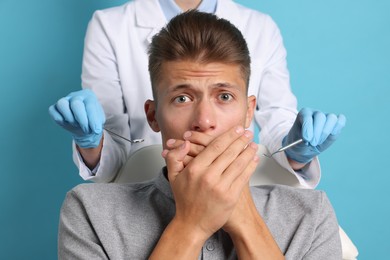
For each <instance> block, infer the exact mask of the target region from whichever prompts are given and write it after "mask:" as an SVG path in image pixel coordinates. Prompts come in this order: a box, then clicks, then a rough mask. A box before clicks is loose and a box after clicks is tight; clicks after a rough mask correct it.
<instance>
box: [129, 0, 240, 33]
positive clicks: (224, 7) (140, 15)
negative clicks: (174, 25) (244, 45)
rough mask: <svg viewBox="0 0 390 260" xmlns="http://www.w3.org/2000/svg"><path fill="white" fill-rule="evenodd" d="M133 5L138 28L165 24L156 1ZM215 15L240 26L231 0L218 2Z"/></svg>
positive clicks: (142, 0) (138, 0) (139, 1)
mask: <svg viewBox="0 0 390 260" xmlns="http://www.w3.org/2000/svg"><path fill="white" fill-rule="evenodd" d="M134 4H135V14H136V20H137V25H138V26H140V27H147V28H157V29H160V28H161V27H163V26H164V25H165V24H166V23H167V20H166V18H165V16H164V13H163V11H162V10H161V7H160V4H159V3H158V0H135V1H134ZM215 14H216V15H217V16H218V17H221V18H225V19H227V20H229V21H230V22H232V23H233V24H235V25H236V26H239V25H240V24H241V23H240V13H239V10H238V8H237V4H236V3H234V2H233V1H231V0H218V2H217V9H216V11H215ZM239 29H241V28H239Z"/></svg>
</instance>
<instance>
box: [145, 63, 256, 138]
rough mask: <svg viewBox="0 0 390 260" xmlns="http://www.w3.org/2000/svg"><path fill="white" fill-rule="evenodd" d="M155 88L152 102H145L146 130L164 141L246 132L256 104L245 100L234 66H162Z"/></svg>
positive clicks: (177, 64) (238, 73)
mask: <svg viewBox="0 0 390 260" xmlns="http://www.w3.org/2000/svg"><path fill="white" fill-rule="evenodd" d="M161 75H162V76H161V78H160V80H159V82H157V85H156V86H155V87H156V101H157V102H156V101H147V102H146V103H145V111H146V114H147V118H148V121H149V124H150V126H151V127H152V129H153V130H154V131H156V132H158V131H161V134H162V139H163V145H164V146H165V143H166V141H167V140H168V139H171V138H172V139H182V138H183V134H184V132H186V131H188V130H191V131H199V132H203V133H205V134H208V135H211V136H219V135H220V134H222V133H224V132H226V131H227V130H229V129H230V128H232V127H233V126H236V125H242V126H243V127H244V128H248V127H249V125H250V122H251V120H252V116H253V110H254V107H255V104H256V98H255V97H254V96H251V97H248V96H247V91H246V85H245V81H244V79H243V77H242V74H241V71H240V67H239V66H238V65H227V64H223V63H208V64H201V63H197V62H191V61H176V62H166V63H164V64H163V66H162V73H161Z"/></svg>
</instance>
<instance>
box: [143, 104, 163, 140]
mask: <svg viewBox="0 0 390 260" xmlns="http://www.w3.org/2000/svg"><path fill="white" fill-rule="evenodd" d="M144 109H145V114H146V119H147V120H148V123H149V126H150V128H152V130H153V131H155V132H160V127H159V126H158V123H157V120H156V102H155V101H153V100H150V99H148V100H146V102H145V105H144Z"/></svg>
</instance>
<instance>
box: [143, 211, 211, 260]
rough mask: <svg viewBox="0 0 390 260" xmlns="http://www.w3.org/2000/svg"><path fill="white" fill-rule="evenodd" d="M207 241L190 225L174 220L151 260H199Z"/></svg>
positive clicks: (165, 231)
mask: <svg viewBox="0 0 390 260" xmlns="http://www.w3.org/2000/svg"><path fill="white" fill-rule="evenodd" d="M206 240H207V238H205V236H204V235H202V233H201V232H198V231H197V230H196V229H194V228H193V227H191V226H189V225H188V223H185V222H181V221H178V220H177V219H175V218H174V219H173V220H172V221H171V222H170V223H169V225H168V226H167V227H166V228H165V230H164V232H163V234H162V235H161V237H160V239H159V241H158V243H157V245H156V247H155V248H154V250H153V252H152V254H151V256H150V258H149V259H150V260H154V259H174V258H175V259H197V258H198V256H199V252H200V251H201V249H202V246H203V245H204V243H205V241H206Z"/></svg>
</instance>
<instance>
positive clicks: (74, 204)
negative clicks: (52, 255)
mask: <svg viewBox="0 0 390 260" xmlns="http://www.w3.org/2000/svg"><path fill="white" fill-rule="evenodd" d="M58 259H85V260H89V259H108V256H107V255H106V253H105V250H104V248H103V247H102V245H101V243H100V242H99V238H98V237H97V235H96V232H95V231H94V228H93V226H92V223H91V221H90V220H89V219H88V214H87V210H86V209H85V207H84V205H83V204H82V202H81V201H80V199H79V198H78V197H77V195H76V194H75V193H74V192H73V191H70V192H68V194H67V196H66V198H65V201H64V203H63V205H62V208H61V213H60V223H59V230H58Z"/></svg>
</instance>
